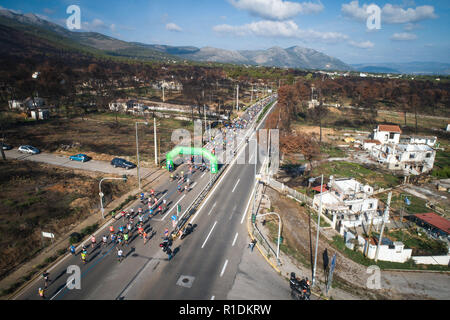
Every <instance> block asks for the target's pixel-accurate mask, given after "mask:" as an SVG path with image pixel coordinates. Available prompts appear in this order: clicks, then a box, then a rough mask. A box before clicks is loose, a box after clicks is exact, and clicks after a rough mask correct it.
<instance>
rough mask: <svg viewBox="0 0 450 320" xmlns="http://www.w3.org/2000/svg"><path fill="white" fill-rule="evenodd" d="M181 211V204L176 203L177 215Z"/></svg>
mask: <svg viewBox="0 0 450 320" xmlns="http://www.w3.org/2000/svg"><path fill="white" fill-rule="evenodd" d="M180 213H181V204H179V205H177V217H178V215H179V214H180Z"/></svg>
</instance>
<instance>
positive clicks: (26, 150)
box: [18, 146, 41, 154]
mask: <svg viewBox="0 0 450 320" xmlns="http://www.w3.org/2000/svg"><path fill="white" fill-rule="evenodd" d="M18 150H19V152H22V153H29V154H38V153H41V151H40V150H39V149H38V148H35V147H32V146H20V147H19V149H18Z"/></svg>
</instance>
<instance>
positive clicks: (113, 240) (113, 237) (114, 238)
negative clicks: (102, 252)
mask: <svg viewBox="0 0 450 320" xmlns="http://www.w3.org/2000/svg"><path fill="white" fill-rule="evenodd" d="M116 239H117V237H116V235H115V234H114V233H111V243H114V242H116Z"/></svg>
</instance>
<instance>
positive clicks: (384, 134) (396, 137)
mask: <svg viewBox="0 0 450 320" xmlns="http://www.w3.org/2000/svg"><path fill="white" fill-rule="evenodd" d="M401 133H402V130H401V129H400V127H399V126H397V125H384V124H380V125H378V127H377V128H376V129H375V130H373V140H378V141H380V142H381V144H386V143H400V135H401Z"/></svg>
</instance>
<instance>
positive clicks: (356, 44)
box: [348, 40, 375, 49]
mask: <svg viewBox="0 0 450 320" xmlns="http://www.w3.org/2000/svg"><path fill="white" fill-rule="evenodd" d="M348 44H349V45H351V46H353V47H356V48H360V49H370V48H373V47H374V46H375V45H374V44H373V42H371V41H365V42H356V41H353V40H349V41H348Z"/></svg>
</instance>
